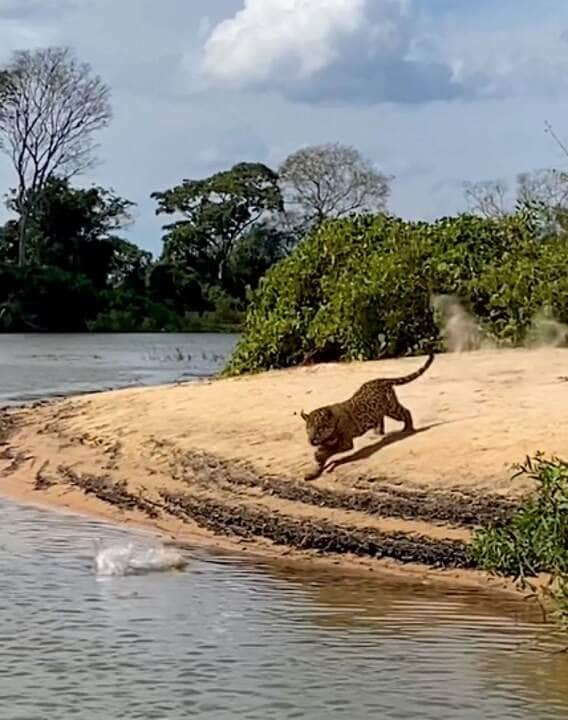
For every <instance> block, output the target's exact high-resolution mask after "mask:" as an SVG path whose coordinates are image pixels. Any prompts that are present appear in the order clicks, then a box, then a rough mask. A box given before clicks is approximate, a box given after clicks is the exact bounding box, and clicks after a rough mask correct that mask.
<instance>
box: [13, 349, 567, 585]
mask: <svg viewBox="0 0 568 720" xmlns="http://www.w3.org/2000/svg"><path fill="white" fill-rule="evenodd" d="M420 363H421V359H420V358H405V359H401V360H393V361H381V362H367V363H352V364H342V365H338V364H330V365H321V366H313V367H305V368H298V369H294V370H286V371H275V372H270V373H265V374H262V375H258V376H251V377H241V378H232V379H219V380H211V381H203V382H198V383H187V384H178V385H173V386H161V387H155V388H143V389H128V390H121V391H114V392H109V393H100V394H97V395H90V396H81V397H76V398H70V399H66V400H62V401H57V402H52V403H45V404H40V405H36V406H35V407H33V408H22V409H17V410H11V411H9V412H8V411H6V412H4V413H3V415H2V419H1V421H0V434H1V435H2V438H0V439H1V441H2V443H3V446H2V448H0V493H1V494H4V495H6V496H10V497H13V498H15V499H18V500H23V501H26V502H34V503H39V504H43V505H49V506H53V507H59V508H67V509H72V510H75V511H78V512H83V513H88V514H94V515H98V516H102V517H106V518H108V519H111V520H114V521H117V522H126V523H136V524H141V525H145V526H150V527H152V528H155V529H157V530H159V531H160V532H161V533H164V534H166V535H167V536H168V537H170V538H171V539H172V540H175V541H178V542H196V541H198V542H203V543H209V544H214V545H217V546H222V547H226V548H238V549H239V550H240V551H245V552H253V553H259V554H269V555H271V556H274V557H280V558H283V560H284V561H286V560H287V559H290V558H292V557H298V558H299V557H301V558H303V559H306V560H310V561H318V562H328V563H335V564H341V565H342V566H343V568H345V569H346V570H347V569H356V568H362V567H363V568H370V569H373V568H375V569H382V570H385V569H386V570H388V571H391V572H395V573H399V572H401V571H403V572H404V573H405V574H407V575H413V576H416V575H418V576H419V577H421V578H424V579H430V580H446V581H450V582H459V583H466V584H470V583H473V584H479V583H480V582H481V583H482V584H484V585H487V583H490V584H491V585H492V586H493V587H496V588H506V587H510V584H509V583H508V582H507V581H501V580H498V579H495V578H489V576H487V575H485V574H483V573H479V572H477V571H474V570H473V569H472V567H471V563H470V561H469V558H468V555H467V543H468V541H469V539H470V537H471V533H472V530H473V528H474V527H475V526H476V525H477V524H479V523H486V522H489V521H491V520H492V519H495V518H503V517H507V516H508V515H510V514H511V513H512V512H513V511H514V509H515V507H516V506H517V504H518V502H519V501H520V499H521V498H522V496H523V495H524V494H525V493H526V492H528V491H529V490H530V489H531V487H530V483H529V481H528V480H527V479H525V478H524V479H523V480H520V479H518V478H517V479H513V478H512V474H513V470H512V466H513V464H514V463H517V462H521V461H522V460H523V459H524V458H525V456H526V455H532V454H534V453H535V452H537V451H543V452H545V453H547V454H550V455H552V454H557V455H561V456H562V455H565V454H566V452H565V451H566V434H565V428H566V420H567V411H566V407H568V402H567V396H568V382H567V381H568V352H567V351H566V350H560V349H542V350H533V351H525V350H510V351H492V352H486V351H484V352H474V353H467V354H461V355H457V354H456V355H442V356H438V357H437V358H436V360H435V362H434V365H433V366H432V367H431V368H430V370H429V371H428V372H427V373H426V374H425V375H424V376H422V377H421V378H420V379H419V380H417V381H416V382H414V383H412V384H410V385H406V386H402V387H400V388H399V389H398V394H399V396H400V399H401V401H402V402H403V403H404V404H405V405H407V406H408V407H409V408H410V409H411V411H412V413H413V416H414V420H415V425H416V427H417V433H416V434H414V435H412V436H407V435H403V434H400V433H397V432H396V430H398V428H399V425H398V424H397V423H394V422H393V421H389V420H387V421H386V430H387V435H386V437H384V438H377V437H374V436H372V435H369V436H366V437H364V438H360V439H359V440H358V442H357V443H356V448H355V451H352V452H351V453H346V454H345V455H344V456H343V457H341V463H340V464H339V465H338V466H337V468H336V469H335V470H334V472H333V473H326V474H324V475H323V476H322V477H321V478H319V479H318V480H316V481H315V482H310V483H308V482H304V481H303V480H301V478H302V477H303V474H304V472H305V470H306V468H307V467H309V466H310V464H311V462H312V453H311V450H310V448H309V446H308V445H307V442H306V439H305V430H304V426H303V422H302V420H301V418H300V415H299V413H300V410H302V409H304V410H311V409H313V408H314V407H317V406H318V405H321V404H325V403H327V402H333V401H337V400H341V399H344V398H346V397H348V396H349V395H350V394H351V393H352V392H353V391H354V390H355V389H356V388H357V387H358V386H359V385H360V384H361V383H362V382H364V381H365V380H367V379H370V378H372V377H375V376H398V375H404V374H407V373H408V372H412V371H413V370H414V369H415V368H417V367H418V366H419V365H420Z"/></svg>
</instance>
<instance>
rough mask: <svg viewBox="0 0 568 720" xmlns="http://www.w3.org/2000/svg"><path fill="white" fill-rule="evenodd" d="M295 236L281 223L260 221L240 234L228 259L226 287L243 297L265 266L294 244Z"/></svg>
mask: <svg viewBox="0 0 568 720" xmlns="http://www.w3.org/2000/svg"><path fill="white" fill-rule="evenodd" d="M295 240H296V238H295V236H293V235H291V234H290V233H288V232H286V230H285V229H284V228H282V227H281V226H278V225H275V224H273V223H268V222H259V223H257V224H256V225H254V226H253V227H251V228H250V230H249V231H248V232H247V233H246V234H245V235H243V237H242V238H241V241H240V242H239V244H238V246H237V247H236V248H235V251H234V252H233V254H232V255H231V258H230V262H229V278H228V283H227V284H228V291H229V292H230V293H231V295H233V296H235V297H237V298H239V299H240V300H245V299H246V297H247V291H248V290H249V289H250V290H255V289H256V288H257V287H258V284H259V282H260V279H261V278H262V277H263V276H264V275H265V273H266V272H267V270H268V269H269V268H271V267H272V266H273V265H275V264H276V263H277V262H279V261H280V260H283V259H284V258H285V257H286V256H287V255H288V253H289V252H290V250H291V249H292V247H293V246H294V245H295Z"/></svg>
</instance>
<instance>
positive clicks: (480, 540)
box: [469, 455, 568, 628]
mask: <svg viewBox="0 0 568 720" xmlns="http://www.w3.org/2000/svg"><path fill="white" fill-rule="evenodd" d="M521 473H523V474H526V475H528V476H530V477H531V478H533V479H534V480H535V481H536V491H535V493H534V494H533V495H532V496H531V497H530V498H529V499H528V500H527V501H526V503H525V504H524V505H523V507H521V508H520V509H519V510H518V511H517V512H516V513H515V515H513V517H512V518H511V519H510V520H509V521H507V522H506V523H504V524H503V525H502V526H493V527H487V528H481V529H479V530H478V531H477V532H476V533H475V534H474V537H473V540H472V543H471V545H470V548H469V553H470V556H471V558H472V559H473V560H474V562H475V563H476V564H477V565H478V567H480V568H481V569H483V570H488V571H490V572H493V573H497V574H501V575H509V576H513V577H515V578H516V579H519V578H520V579H521V580H523V581H524V579H525V578H526V577H527V576H534V575H537V574H538V573H543V572H547V573H550V574H551V576H552V582H551V585H550V587H549V589H548V591H547V593H546V594H547V595H548V597H549V598H551V599H552V600H553V601H554V603H555V605H556V615H557V617H558V618H559V620H560V622H561V624H563V625H564V626H566V627H567V628H568V463H566V462H564V461H562V460H558V459H556V458H554V459H552V460H546V459H545V458H544V457H542V456H541V455H539V456H537V457H536V459H535V460H534V461H533V460H530V459H529V460H527V462H526V463H525V465H524V466H522V467H521Z"/></svg>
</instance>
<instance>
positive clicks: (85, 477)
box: [34, 463, 161, 520]
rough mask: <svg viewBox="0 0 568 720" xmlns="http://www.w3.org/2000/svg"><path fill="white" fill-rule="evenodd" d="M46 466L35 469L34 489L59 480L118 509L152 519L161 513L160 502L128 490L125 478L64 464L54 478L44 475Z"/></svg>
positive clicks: (51, 484)
mask: <svg viewBox="0 0 568 720" xmlns="http://www.w3.org/2000/svg"><path fill="white" fill-rule="evenodd" d="M46 467H47V464H46V463H44V465H42V467H41V468H40V469H39V470H38V471H37V473H36V477H35V483H34V490H46V489H47V488H49V487H52V486H54V485H57V484H59V482H61V483H63V484H64V485H68V486H69V487H74V488H78V489H79V490H82V491H83V492H84V493H85V495H94V496H95V497H96V498H98V499H99V500H102V501H103V502H106V503H109V505H113V506H114V507H117V508H119V509H120V510H139V511H141V512H143V513H144V514H145V515H146V516H147V517H149V518H151V519H153V520H155V519H156V518H159V517H160V515H161V513H160V510H161V507H160V504H159V503H155V502H153V501H152V500H149V499H148V498H145V497H143V496H142V495H141V494H140V493H139V494H137V495H135V494H134V493H132V492H130V490H128V485H127V482H126V480H112V478H111V477H110V476H108V475H90V474H88V473H77V472H75V471H74V470H72V469H71V468H70V467H67V466H65V465H60V466H59V467H58V468H57V475H58V477H57V479H55V478H53V477H51V476H49V475H46V473H45V468H46Z"/></svg>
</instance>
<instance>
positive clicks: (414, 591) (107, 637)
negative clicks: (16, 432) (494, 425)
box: [0, 335, 568, 720]
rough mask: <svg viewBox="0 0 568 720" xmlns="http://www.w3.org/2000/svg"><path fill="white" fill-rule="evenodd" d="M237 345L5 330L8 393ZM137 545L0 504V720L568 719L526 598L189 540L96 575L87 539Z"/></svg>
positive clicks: (566, 691) (562, 665)
mask: <svg viewBox="0 0 568 720" xmlns="http://www.w3.org/2000/svg"><path fill="white" fill-rule="evenodd" d="M233 342H234V338H227V337H223V336H210V335H207V336H203V337H199V336H191V335H189V336H179V335H178V336H166V335H164V336H81V337H78V336H60V337H54V336H43V337H40V336H1V335H0V378H1V380H0V393H1V395H0V397H2V400H1V401H0V404H6V403H7V402H11V403H14V402H17V401H21V400H22V399H32V398H37V397H43V396H50V395H54V394H60V393H66V392H75V391H79V390H82V389H90V390H94V389H97V388H105V387H111V386H117V385H124V384H133V383H136V382H138V383H146V382H162V381H169V380H175V379H179V378H182V376H183V377H184V378H187V377H189V376H191V375H195V376H197V375H200V374H207V373H209V372H211V371H214V370H215V369H217V368H218V367H220V366H221V365H222V363H223V357H224V356H226V354H227V352H229V351H230V349H231V347H232V343H233ZM188 354H189V355H190V356H191V358H190V359H189V360H188V358H187V355H188ZM182 355H183V356H184V359H183V360H182V359H181V356H182ZM95 356H96V357H95ZM20 371H21V375H20ZM0 492H1V478H0ZM132 539H136V540H139V541H141V542H146V538H145V536H144V535H142V534H139V535H138V534H135V533H132V532H127V531H125V530H123V529H120V528H117V527H114V526H111V525H108V524H105V523H101V522H98V521H93V520H90V519H86V518H82V517H78V516H74V515H68V514H60V513H53V512H46V511H42V510H38V509H37V508H30V507H22V506H19V505H17V504H14V503H13V502H11V501H9V500H0V578H1V580H2V589H1V592H0V719H1V720H60V719H62V720H64V719H65V718H78V719H79V720H91V719H92V720H95V719H98V718H101V719H103V720H106V719H107V718H108V719H109V720H115V719H119V718H121V719H122V718H124V719H130V718H132V719H134V718H139V719H141V720H142V719H143V720H178V719H181V718H190V717H191V718H207V719H209V718H210V719H211V720H229V719H233V718H246V719H249V718H250V720H256V719H258V720H270V719H272V718H274V719H278V720H280V719H282V720H288V719H292V718H308V719H318V720H319V719H320V718H321V719H322V720H324V719H326V720H327V719H328V718H330V719H333V718H346V719H353V720H358V719H363V718H364V719H367V718H379V719H381V718H384V719H385V720H390V719H393V720H394V719H397V720H446V719H447V720H478V719H479V720H488V719H492V718H499V719H507V720H509V719H512V720H516V719H519V720H520V719H522V720H560V718H562V719H563V720H564V719H565V718H566V717H568V656H567V655H565V654H560V653H557V652H554V651H555V650H557V649H559V648H560V647H561V646H560V645H559V639H558V638H556V637H555V636H554V635H553V634H552V632H551V630H550V629H549V628H548V627H547V626H544V625H543V624H542V623H541V622H540V619H539V616H538V615H537V614H536V613H534V612H533V611H531V610H530V608H529V606H528V605H526V604H523V603H519V602H517V601H512V600H511V601H509V600H502V599H497V598H496V597H495V596H490V595H485V594H484V593H483V592H481V591H479V590H450V589H448V590H440V589H434V588H432V587H429V586H427V585H424V584H410V583H408V582H404V583H403V582H397V583H395V582H393V580H392V579H391V578H389V579H385V578H381V577H375V574H373V576H372V577H371V575H369V578H367V577H364V578H360V577H349V576H346V575H345V574H341V573H340V572H337V573H333V574H332V573H329V572H325V573H324V572H323V571H319V570H318V571H315V570H314V569H309V570H307V569H304V570H300V569H298V568H295V569H290V568H284V567H283V566H282V565H279V564H272V563H269V562H267V561H263V562H253V561H251V560H250V559H246V560H244V559H242V558H240V557H236V556H230V555H227V556H225V555H219V554H215V555H212V554H210V553H208V552H205V551H203V550H200V549H198V548H195V549H194V550H193V551H188V552H187V557H188V560H189V565H188V567H187V568H186V569H185V570H183V571H181V572H180V571H175V572H163V573H148V574H140V575H128V576H123V577H121V576H118V577H109V578H100V577H97V576H96V574H95V571H94V562H93V560H94V553H95V541H96V540H103V541H104V542H106V543H116V544H118V545H122V546H124V545H125V544H126V543H128V542H129V541H130V540H132Z"/></svg>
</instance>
